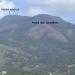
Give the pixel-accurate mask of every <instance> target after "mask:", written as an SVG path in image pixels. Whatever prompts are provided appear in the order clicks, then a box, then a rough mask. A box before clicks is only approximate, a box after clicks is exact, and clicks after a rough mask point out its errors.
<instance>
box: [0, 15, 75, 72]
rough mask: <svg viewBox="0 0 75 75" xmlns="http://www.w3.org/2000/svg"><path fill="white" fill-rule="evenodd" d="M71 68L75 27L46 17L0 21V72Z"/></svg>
mask: <svg viewBox="0 0 75 75" xmlns="http://www.w3.org/2000/svg"><path fill="white" fill-rule="evenodd" d="M32 22H35V23H32ZM36 22H39V24H38V23H36ZM46 22H49V23H46ZM52 22H56V23H52ZM71 64H75V25H74V24H71V23H68V22H66V21H64V20H63V19H61V18H59V17H56V16H50V15H46V14H40V15H36V16H34V17H29V16H16V15H14V16H12V15H8V16H6V17H4V18H3V19H1V20H0V70H2V69H3V70H10V69H11V70H15V69H19V68H20V69H23V70H32V69H34V70H35V69H36V70H37V69H38V70H44V71H50V70H51V71H56V70H57V69H58V70H61V71H62V69H63V71H64V70H65V69H64V67H65V68H67V66H68V65H71Z"/></svg>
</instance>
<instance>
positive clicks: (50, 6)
mask: <svg viewBox="0 0 75 75" xmlns="http://www.w3.org/2000/svg"><path fill="white" fill-rule="evenodd" d="M1 8H19V9H20V11H19V14H20V15H26V16H34V15H37V14H50V15H54V16H59V17H62V18H63V19H65V20H67V21H70V22H72V23H75V0H0V9H1ZM5 15H8V12H3V11H1V10H0V18H1V17H3V16H5Z"/></svg>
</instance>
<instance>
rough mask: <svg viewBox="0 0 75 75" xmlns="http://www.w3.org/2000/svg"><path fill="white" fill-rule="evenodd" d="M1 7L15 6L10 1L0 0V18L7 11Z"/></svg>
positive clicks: (6, 13)
mask: <svg viewBox="0 0 75 75" xmlns="http://www.w3.org/2000/svg"><path fill="white" fill-rule="evenodd" d="M2 8H9V9H10V8H15V5H14V3H13V2H12V1H8V0H1V1H0V18H2V17H3V16H5V15H8V14H9V13H8V11H7V12H6V11H2V10H1V9H2Z"/></svg>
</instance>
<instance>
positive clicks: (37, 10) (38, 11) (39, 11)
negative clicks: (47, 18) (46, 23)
mask: <svg viewBox="0 0 75 75" xmlns="http://www.w3.org/2000/svg"><path fill="white" fill-rule="evenodd" d="M38 14H49V13H48V12H46V11H44V10H42V9H40V8H33V7H31V8H30V9H29V10H28V12H27V13H26V15H28V16H34V15H38Z"/></svg>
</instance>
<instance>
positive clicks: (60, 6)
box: [26, 0, 75, 12]
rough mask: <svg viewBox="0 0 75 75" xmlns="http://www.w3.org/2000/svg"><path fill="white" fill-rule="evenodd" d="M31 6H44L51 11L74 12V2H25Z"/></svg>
mask: <svg viewBox="0 0 75 75" xmlns="http://www.w3.org/2000/svg"><path fill="white" fill-rule="evenodd" d="M26 1H27V2H28V4H31V5H38V6H39V5H43V6H44V5H45V6H48V8H52V10H57V11H63V12H70V11H75V0H26Z"/></svg>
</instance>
